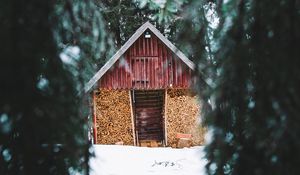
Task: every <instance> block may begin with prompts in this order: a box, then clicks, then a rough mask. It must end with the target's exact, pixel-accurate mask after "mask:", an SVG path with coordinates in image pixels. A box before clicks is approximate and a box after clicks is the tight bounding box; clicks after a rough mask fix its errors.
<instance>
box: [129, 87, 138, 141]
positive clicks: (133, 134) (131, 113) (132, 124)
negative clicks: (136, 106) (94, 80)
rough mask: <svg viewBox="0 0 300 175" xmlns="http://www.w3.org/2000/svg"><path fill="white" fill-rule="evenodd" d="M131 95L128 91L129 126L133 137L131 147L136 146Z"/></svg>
mask: <svg viewBox="0 0 300 175" xmlns="http://www.w3.org/2000/svg"><path fill="white" fill-rule="evenodd" d="M132 100H133V99H132V94H131V90H129V101H130V115H131V126H132V136H133V145H134V146H136V143H137V142H136V136H135V124H134V123H135V120H134V113H133V102H132Z"/></svg>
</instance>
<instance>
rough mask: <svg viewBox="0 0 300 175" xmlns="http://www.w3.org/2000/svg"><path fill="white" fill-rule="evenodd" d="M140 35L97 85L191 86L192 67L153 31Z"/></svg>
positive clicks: (119, 86) (126, 87) (159, 87)
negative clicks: (147, 35)
mask: <svg viewBox="0 0 300 175" xmlns="http://www.w3.org/2000/svg"><path fill="white" fill-rule="evenodd" d="M150 33H151V38H145V37H144V35H141V37H140V38H139V39H138V40H137V41H136V42H135V43H134V44H133V45H132V46H131V47H130V48H129V49H128V50H127V51H126V52H125V54H124V55H123V56H122V57H121V58H120V59H119V60H118V61H117V62H116V63H115V64H114V65H113V66H112V67H111V68H110V69H109V70H108V71H107V72H106V73H105V74H104V75H103V76H102V78H101V79H100V81H98V83H99V84H98V85H99V87H100V88H107V89H165V88H169V87H171V88H189V87H190V85H191V84H192V82H194V81H193V78H192V70H191V69H190V68H189V67H188V66H187V65H186V64H185V63H184V62H183V61H182V60H181V59H179V58H178V57H177V56H176V55H175V54H174V53H173V52H172V51H171V50H170V49H169V48H168V47H167V46H165V45H164V43H163V42H162V41H160V40H159V39H158V38H157V37H156V36H155V35H154V34H153V33H152V32H150Z"/></svg>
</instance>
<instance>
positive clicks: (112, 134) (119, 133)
mask: <svg viewBox="0 0 300 175" xmlns="http://www.w3.org/2000/svg"><path fill="white" fill-rule="evenodd" d="M129 100H130V98H129V91H125V90H105V89H101V90H100V91H97V92H96V93H95V114H96V128H97V144H116V143H123V144H124V145H133V135H132V123H131V111H130V110H131V108H130V101H129Z"/></svg>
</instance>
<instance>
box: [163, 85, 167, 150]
mask: <svg viewBox="0 0 300 175" xmlns="http://www.w3.org/2000/svg"><path fill="white" fill-rule="evenodd" d="M164 103H165V106H164V108H165V110H164V119H165V121H164V124H165V128H164V130H165V132H164V133H165V135H164V136H165V145H164V146H167V145H168V116H167V110H168V107H167V106H168V89H167V88H166V89H165V101H164Z"/></svg>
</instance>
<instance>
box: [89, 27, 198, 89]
mask: <svg viewBox="0 0 300 175" xmlns="http://www.w3.org/2000/svg"><path fill="white" fill-rule="evenodd" d="M147 29H149V30H150V31H152V32H153V33H154V34H155V35H156V36H157V37H158V38H159V39H160V40H161V41H162V42H163V43H164V44H165V45H166V46H167V47H168V48H169V49H170V50H172V51H173V52H174V53H175V54H176V55H177V56H178V57H179V58H180V59H181V60H182V61H183V62H184V63H185V64H186V65H187V66H188V67H189V68H191V69H192V70H194V67H195V65H194V63H193V62H192V61H191V60H189V59H188V58H187V57H186V56H185V55H184V54H183V53H182V52H181V51H180V50H179V49H177V47H175V46H174V45H173V44H172V43H171V42H170V41H169V40H168V39H167V38H166V37H164V36H163V35H162V34H161V33H160V32H159V30H157V29H156V28H155V27H154V26H153V25H152V24H151V23H150V22H149V21H147V22H146V23H145V24H143V25H142V26H141V27H140V28H139V29H138V30H137V31H136V32H135V33H134V34H133V35H132V36H131V37H130V38H129V40H128V41H127V42H126V43H125V44H124V45H123V46H122V47H121V49H120V50H118V51H117V52H116V53H115V55H113V56H112V57H111V58H110V59H109V61H108V62H106V64H105V65H104V66H103V67H102V68H101V69H100V70H99V71H98V72H97V73H96V74H95V75H94V76H93V77H92V78H91V79H90V80H89V82H88V83H87V84H86V85H85V88H84V91H85V92H88V91H90V89H91V88H92V87H93V86H94V85H95V83H96V82H97V81H98V80H99V79H100V78H101V77H102V76H103V75H104V74H105V73H106V72H107V71H108V70H109V69H110V68H111V67H112V65H113V64H114V63H115V62H116V61H117V60H118V59H119V58H120V57H121V56H122V55H123V54H124V53H125V52H126V51H127V49H129V47H130V46H131V45H132V44H133V43H134V42H135V41H136V40H137V39H138V38H139V37H140V36H141V35H142V34H143V33H144V32H145V31H146V30H147Z"/></svg>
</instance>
